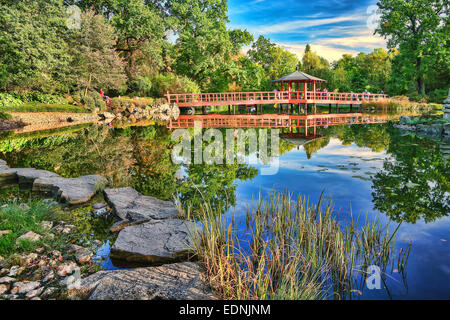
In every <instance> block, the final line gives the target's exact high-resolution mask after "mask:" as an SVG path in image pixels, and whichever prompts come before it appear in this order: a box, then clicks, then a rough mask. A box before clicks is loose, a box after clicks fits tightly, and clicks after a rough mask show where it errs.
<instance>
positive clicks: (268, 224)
mask: <svg viewBox="0 0 450 320" xmlns="http://www.w3.org/2000/svg"><path fill="white" fill-rule="evenodd" d="M321 198H322V197H321ZM257 203H258V205H257V206H256V208H255V209H254V210H250V209H247V214H246V216H245V217H239V218H238V219H236V217H235V216H234V215H226V214H225V215H224V214H222V212H215V210H214V209H213V208H211V207H210V206H209V205H208V204H204V205H203V207H202V209H201V213H202V216H201V222H202V224H203V231H200V232H196V233H195V234H193V235H192V237H193V243H194V249H195V251H196V252H197V254H198V256H199V258H200V260H202V261H203V263H204V266H205V268H206V273H207V275H208V278H209V281H210V284H211V286H212V287H214V288H215V289H216V290H217V292H218V294H219V295H220V296H221V297H222V298H223V299H323V298H336V299H345V298H350V297H351V295H352V294H353V293H354V292H355V291H358V290H355V288H357V287H358V286H360V285H361V284H362V283H363V282H364V281H363V280H364V278H365V270H366V268H367V266H369V265H377V266H378V267H379V268H380V269H381V270H383V272H384V271H385V270H386V268H387V267H388V266H389V265H390V262H391V261H393V259H392V257H393V238H394V235H395V232H394V233H393V234H390V232H389V230H388V228H387V227H384V226H382V225H381V223H380V222H379V221H376V222H368V221H367V219H366V220H365V221H361V223H362V226H361V225H360V226H359V227H358V225H359V222H360V221H359V220H360V216H358V217H356V219H355V218H354V217H353V216H352V215H351V217H350V222H349V223H348V222H347V221H346V224H345V226H343V224H342V223H341V220H340V218H339V216H336V215H335V214H334V213H333V205H332V201H331V200H330V201H329V202H328V203H327V204H326V205H325V206H322V201H319V203H318V204H315V205H312V204H310V203H309V201H308V200H306V199H305V198H301V197H300V196H299V197H298V198H297V199H295V200H293V199H292V194H290V193H288V192H272V193H270V194H269V195H268V197H267V198H266V199H265V200H263V198H262V196H261V194H260V195H259V197H258V202H257ZM244 218H245V223H243V221H242V219H244ZM395 231H396V230H395ZM407 250H408V251H409V249H407ZM403 254H404V252H403ZM406 260H407V259H405V258H404V257H402V258H401V259H398V260H397V261H398V263H400V262H401V263H402V264H403V265H402V268H400V267H399V268H398V269H399V270H404V267H405V265H406Z"/></svg>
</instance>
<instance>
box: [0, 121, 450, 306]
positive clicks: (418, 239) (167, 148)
mask: <svg viewBox="0 0 450 320" xmlns="http://www.w3.org/2000/svg"><path fill="white" fill-rule="evenodd" d="M316 138H317V139H310V140H309V141H306V143H305V141H303V142H301V143H299V142H298V141H297V140H296V139H281V140H280V156H279V157H278V158H277V161H278V164H279V168H278V171H277V173H276V174H273V175H263V174H261V169H262V168H263V167H264V166H267V165H268V164H270V163H265V164H264V165H262V164H256V165H254V164H237V163H235V164H231V165H226V164H223V165H199V164H193V165H179V164H173V163H172V161H171V150H172V148H173V146H174V142H172V141H171V133H170V131H169V130H168V129H166V128H165V127H164V126H157V125H153V126H129V127H123V128H114V129H112V128H110V127H107V126H104V127H103V126H96V125H92V126H80V127H75V128H70V129H65V130H53V131H48V132H39V133H34V134H27V135H20V134H19V135H14V134H6V135H3V136H0V158H2V159H4V160H6V161H7V163H8V165H9V166H10V167H33V168H37V169H45V170H49V171H54V172H56V173H58V174H60V175H61V176H64V177H77V176H81V175H87V174H94V173H96V174H102V175H103V176H105V177H107V179H108V180H109V183H110V186H111V187H120V186H132V187H134V188H135V189H136V190H138V191H139V192H141V193H143V194H146V195H152V196H156V197H158V198H161V199H172V197H173V195H174V194H177V195H178V196H179V199H180V201H182V203H183V204H184V205H190V206H192V207H193V209H194V211H195V208H198V206H199V205H200V203H201V202H202V201H204V200H206V201H208V202H210V203H211V204H212V205H213V206H214V207H216V208H219V209H223V210H225V208H226V206H227V203H228V204H229V205H231V209H230V210H231V211H233V212H234V214H235V217H236V220H237V221H238V222H239V221H240V222H241V224H242V225H244V224H245V216H246V213H247V207H248V206H249V207H252V206H254V205H255V204H256V199H257V196H258V193H260V192H261V193H262V194H263V195H265V194H267V193H269V192H270V191H272V190H285V189H286V190H288V191H289V192H291V193H293V195H294V197H296V196H297V195H299V194H300V195H301V196H304V197H307V198H309V199H310V201H311V202H317V201H318V199H319V197H320V195H321V194H322V192H323V193H324V196H325V198H327V199H330V198H331V199H332V201H333V204H334V208H335V211H336V214H339V215H340V216H341V219H342V221H344V223H345V221H348V219H349V216H350V211H352V212H353V214H354V215H356V214H358V213H362V215H363V216H364V217H365V216H366V215H367V219H370V220H376V219H380V220H381V221H382V222H383V223H389V225H390V230H391V229H392V230H394V229H395V228H396V227H397V226H398V224H399V223H401V225H400V227H399V229H398V231H397V235H396V242H395V247H396V248H401V247H402V248H404V247H407V246H408V245H409V244H411V251H410V255H409V259H408V264H407V269H406V273H405V274H403V275H401V274H400V273H399V272H398V271H397V270H395V268H392V270H391V269H390V270H388V271H389V274H388V276H387V278H386V283H385V285H384V286H383V289H381V290H368V289H367V288H366V289H364V290H362V292H361V294H360V295H359V297H360V298H362V299H389V298H393V299H448V298H450V289H449V288H450V218H449V216H448V214H449V212H450V204H449V194H450V180H449V179H450V168H449V162H448V161H447V160H446V159H447V158H448V153H447V152H448V144H449V141H439V140H437V139H436V140H433V139H429V138H425V137H418V136H414V135H405V134H402V133H401V132H400V131H399V130H398V129H395V128H393V127H392V124H391V123H386V124H358V125H352V126H349V125H340V126H332V127H328V128H318V132H317V137H316ZM271 161H274V159H272V160H271ZM175 176H176V177H177V178H174V177H175ZM199 189H201V192H202V194H201V195H200V194H199V191H198V190H199ZM104 249H105V250H106V253H107V252H108V246H107V245H106V246H105V247H104ZM105 266H106V268H114V265H113V264H112V263H111V261H109V260H108V261H107V262H106V264H105Z"/></svg>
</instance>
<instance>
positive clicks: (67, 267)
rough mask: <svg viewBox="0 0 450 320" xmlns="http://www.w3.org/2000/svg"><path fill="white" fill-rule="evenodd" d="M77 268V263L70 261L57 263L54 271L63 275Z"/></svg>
mask: <svg viewBox="0 0 450 320" xmlns="http://www.w3.org/2000/svg"><path fill="white" fill-rule="evenodd" d="M77 268H78V266H77V264H76V263H75V262H72V261H71V262H66V263H63V264H61V265H59V266H58V268H56V272H57V273H58V276H60V277H65V276H67V275H68V274H71V273H73V272H74V271H75V270H77Z"/></svg>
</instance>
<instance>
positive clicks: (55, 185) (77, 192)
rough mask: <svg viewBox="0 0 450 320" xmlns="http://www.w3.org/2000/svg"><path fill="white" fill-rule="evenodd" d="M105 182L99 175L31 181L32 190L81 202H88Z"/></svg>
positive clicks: (74, 202)
mask: <svg viewBox="0 0 450 320" xmlns="http://www.w3.org/2000/svg"><path fill="white" fill-rule="evenodd" d="M106 183H107V181H106V179H105V178H103V177H102V176H99V175H90V176H83V177H79V178H61V177H52V178H39V179H36V180H35V181H34V183H33V192H37V193H47V194H48V193H50V194H52V195H55V196H56V197H57V198H58V199H60V200H61V201H62V202H67V203H69V204H81V203H85V202H88V201H89V200H90V199H91V198H92V197H93V196H94V195H95V193H96V192H97V190H98V189H99V188H101V186H103V185H105V184H106Z"/></svg>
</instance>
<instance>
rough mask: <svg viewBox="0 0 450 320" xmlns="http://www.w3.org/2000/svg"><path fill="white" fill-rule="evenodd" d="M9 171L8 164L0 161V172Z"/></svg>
mask: <svg viewBox="0 0 450 320" xmlns="http://www.w3.org/2000/svg"><path fill="white" fill-rule="evenodd" d="M6 169H9V167H8V164H7V163H6V161H5V160H2V159H0V170H6Z"/></svg>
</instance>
